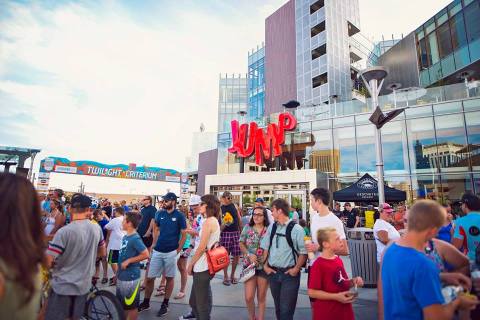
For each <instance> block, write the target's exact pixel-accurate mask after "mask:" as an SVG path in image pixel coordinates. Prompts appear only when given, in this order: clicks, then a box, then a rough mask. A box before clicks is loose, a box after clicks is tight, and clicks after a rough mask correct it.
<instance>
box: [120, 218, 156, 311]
mask: <svg viewBox="0 0 480 320" xmlns="http://www.w3.org/2000/svg"><path fill="white" fill-rule="evenodd" d="M141 219H142V217H141V216H140V215H139V214H138V212H128V213H127V214H126V215H125V219H123V222H122V227H123V230H125V232H126V233H127V234H126V235H125V236H124V237H123V239H122V247H121V249H120V252H119V256H118V264H119V266H120V268H119V269H118V273H117V297H118V299H119V300H120V302H121V303H122V305H123V309H124V310H125V312H126V315H127V320H135V319H137V316H138V310H137V308H138V304H139V302H140V290H139V288H140V283H141V277H140V261H143V260H145V259H148V257H149V254H148V249H147V247H145V245H144V244H143V241H142V238H140V236H139V235H138V233H137V231H136V230H137V227H138V225H139V224H140V220H141Z"/></svg>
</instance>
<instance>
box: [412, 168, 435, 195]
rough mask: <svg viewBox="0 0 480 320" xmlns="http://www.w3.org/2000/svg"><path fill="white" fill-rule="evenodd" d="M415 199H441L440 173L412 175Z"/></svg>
mask: <svg viewBox="0 0 480 320" xmlns="http://www.w3.org/2000/svg"><path fill="white" fill-rule="evenodd" d="M412 193H413V199H414V200H417V199H432V200H438V199H440V175H436V174H430V175H412Z"/></svg>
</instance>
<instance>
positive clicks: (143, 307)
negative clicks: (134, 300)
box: [138, 301, 150, 312]
mask: <svg viewBox="0 0 480 320" xmlns="http://www.w3.org/2000/svg"><path fill="white" fill-rule="evenodd" d="M148 309H150V303H148V302H145V301H142V303H140V305H139V306H138V312H142V311H145V310H148Z"/></svg>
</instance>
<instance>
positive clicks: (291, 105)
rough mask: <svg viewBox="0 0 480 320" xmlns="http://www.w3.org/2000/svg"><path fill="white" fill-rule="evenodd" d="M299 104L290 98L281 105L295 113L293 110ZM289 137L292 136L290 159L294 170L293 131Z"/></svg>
mask: <svg viewBox="0 0 480 320" xmlns="http://www.w3.org/2000/svg"><path fill="white" fill-rule="evenodd" d="M299 106H300V102H298V101H297V100H290V101H288V102H287V103H284V104H283V107H284V110H285V108H286V109H288V110H289V111H290V113H291V114H293V115H295V110H296V109H297V108H298V107H299ZM291 137H292V139H291V140H292V141H291V144H292V146H291V149H290V151H291V161H292V167H291V169H292V170H295V163H296V161H295V160H296V159H295V132H292V133H291Z"/></svg>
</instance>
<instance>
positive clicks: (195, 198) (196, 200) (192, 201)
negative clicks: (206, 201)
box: [188, 194, 202, 206]
mask: <svg viewBox="0 0 480 320" xmlns="http://www.w3.org/2000/svg"><path fill="white" fill-rule="evenodd" d="M201 202H202V199H201V198H200V196H199V195H196V194H192V195H191V196H190V201H189V202H188V204H189V205H190V206H196V205H199V204H200V203H201Z"/></svg>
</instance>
